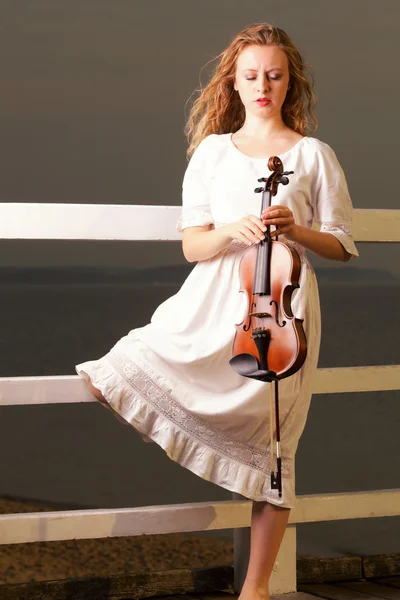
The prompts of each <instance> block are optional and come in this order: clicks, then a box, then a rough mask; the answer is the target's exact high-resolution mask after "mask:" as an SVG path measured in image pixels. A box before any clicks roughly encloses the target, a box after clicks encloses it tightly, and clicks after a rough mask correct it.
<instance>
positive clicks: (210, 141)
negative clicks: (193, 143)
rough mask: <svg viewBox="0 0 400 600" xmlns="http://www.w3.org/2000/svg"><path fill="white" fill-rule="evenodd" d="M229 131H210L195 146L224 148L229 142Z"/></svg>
mask: <svg viewBox="0 0 400 600" xmlns="http://www.w3.org/2000/svg"><path fill="white" fill-rule="evenodd" d="M231 135H232V134H231V133H210V134H209V135H206V137H205V138H203V139H202V140H201V142H200V144H199V145H198V146H197V148H198V149H199V148H207V149H210V148H217V149H219V148H221V149H222V148H224V147H225V146H227V145H228V144H229V141H230V137H231Z"/></svg>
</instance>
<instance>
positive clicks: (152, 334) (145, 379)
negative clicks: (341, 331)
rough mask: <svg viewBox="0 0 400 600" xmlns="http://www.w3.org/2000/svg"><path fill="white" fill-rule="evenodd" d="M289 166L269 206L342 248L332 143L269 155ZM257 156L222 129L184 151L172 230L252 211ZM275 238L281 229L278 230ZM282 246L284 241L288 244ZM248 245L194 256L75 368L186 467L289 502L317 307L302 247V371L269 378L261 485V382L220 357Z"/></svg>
mask: <svg viewBox="0 0 400 600" xmlns="http://www.w3.org/2000/svg"><path fill="white" fill-rule="evenodd" d="M280 158H281V159H282V162H283V166H284V169H285V170H288V171H289V170H290V171H294V174H293V175H291V176H290V183H289V185H287V186H283V185H280V186H278V193H277V195H276V196H274V198H273V201H272V203H273V204H282V205H287V206H289V208H290V209H291V210H292V212H293V213H294V217H295V222H296V223H297V224H299V225H303V226H304V227H311V225H312V222H313V221H316V222H317V223H319V224H320V226H321V230H322V231H329V232H330V233H332V234H333V235H334V236H335V237H337V238H338V239H339V240H340V242H341V243H342V245H343V246H344V247H345V249H346V250H347V251H348V252H349V253H351V254H352V255H353V256H357V255H358V252H357V249H356V248H355V246H354V243H353V240H352V236H351V216H352V215H351V213H352V205H351V200H350V197H349V193H348V190H347V184H346V180H345V177H344V174H343V171H342V169H341V167H340V165H339V163H338V161H337V158H336V156H335V154H334V152H333V150H332V149H331V148H330V147H329V146H328V145H327V144H325V143H323V142H321V141H319V140H317V139H316V138H311V137H304V138H303V139H301V140H300V141H299V142H298V143H297V144H296V145H295V146H294V147H293V148H292V149H290V150H289V151H288V152H285V153H284V154H282V155H281V156H280ZM269 174H270V172H269V171H268V167H267V159H264V158H250V157H248V156H246V155H245V154H243V153H242V152H240V151H239V150H238V149H237V148H236V146H235V145H234V144H233V142H232V139H231V134H223V135H216V134H213V135H210V136H208V137H207V138H205V139H204V140H203V141H202V142H201V144H200V145H199V146H198V148H197V150H196V151H195V153H194V154H193V156H192V158H191V160H190V162H189V165H188V167H187V170H186V173H185V177H184V181H183V211H182V216H181V217H180V219H179V221H178V224H177V228H178V230H179V231H182V230H183V229H184V228H186V227H192V226H200V225H207V224H214V226H215V227H216V228H217V227H220V226H222V225H224V224H226V223H229V222H234V221H237V220H239V219H241V218H242V217H243V216H245V215H246V214H254V215H257V216H259V215H260V208H261V196H262V194H255V193H254V188H255V187H257V186H259V185H260V184H259V183H257V179H258V178H259V177H265V176H268V175H269ZM280 239H282V236H281V238H280ZM288 243H289V244H290V243H291V242H288ZM247 247H248V246H245V245H244V244H243V243H241V242H232V243H231V244H230V245H229V246H228V247H227V248H225V249H224V250H222V251H221V252H219V254H217V255H216V256H214V257H213V258H211V259H209V260H204V261H200V262H198V263H197V265H196V266H195V267H194V269H193V270H192V271H191V273H190V275H189V276H188V277H187V279H186V281H185V282H184V283H183V285H182V287H181V288H180V290H179V291H178V293H177V294H175V295H174V296H172V297H171V298H169V299H168V300H166V301H165V302H163V303H162V304H161V305H160V306H159V307H158V308H157V310H156V311H155V313H154V314H153V316H152V319H151V322H150V323H149V324H148V325H146V326H144V327H141V328H138V329H133V330H132V331H130V332H129V333H128V334H127V335H126V336H124V337H123V338H122V339H120V340H119V341H118V342H117V343H116V344H115V346H114V347H113V348H112V349H111V350H110V351H109V352H108V353H107V354H106V355H105V356H104V357H102V358H100V359H98V360H89V361H88V362H84V363H82V364H79V365H77V366H76V371H77V373H78V374H79V375H80V376H82V377H84V378H85V379H86V380H87V379H88V378H90V380H91V381H92V383H93V385H94V386H95V387H96V388H98V389H99V390H100V391H101V392H102V394H103V396H104V397H105V398H106V400H107V402H108V403H109V404H110V405H111V407H112V408H113V409H114V410H115V411H116V412H117V413H119V415H121V416H122V417H123V418H124V419H125V420H126V421H127V422H129V423H130V424H131V425H132V426H133V427H134V428H135V429H136V430H137V431H138V432H139V434H140V435H141V436H142V438H143V439H144V440H145V441H148V442H156V443H157V444H159V445H160V446H161V447H162V448H163V449H164V450H165V452H166V453H167V455H168V456H169V457H170V458H171V459H172V460H174V461H176V462H177V463H179V464H180V465H182V466H183V467H185V468H187V469H189V470H190V471H192V472H193V473H195V474H196V475H198V476H200V477H202V478H204V479H206V480H208V481H212V482H213V483H215V484H217V485H219V486H222V487H223V488H226V489H227V490H231V491H235V492H239V493H240V494H242V495H243V496H245V497H247V498H251V499H253V500H258V501H260V500H268V501H269V502H271V503H273V504H277V505H281V506H285V507H292V506H293V504H294V500H295V488H294V456H295V452H296V449H297V445H298V441H299V438H300V435H301V433H302V431H303V428H304V425H305V421H306V417H307V413H308V410H309V405H310V399H311V390H312V382H313V378H314V374H315V371H316V368H317V361H318V353H319V344H320V307H319V297H318V288H317V282H316V278H315V274H314V271H313V268H312V266H311V265H310V263H309V262H308V260H307V257H306V254H305V251H304V249H303V248H301V247H299V246H298V245H295V247H296V249H297V250H298V251H299V253H300V257H301V260H302V270H301V276H300V289H299V290H296V291H295V293H294V294H293V296H292V310H293V312H294V314H295V316H297V317H299V318H302V319H304V323H303V327H304V329H305V333H306V337H307V347H308V354H307V358H306V361H305V363H304V365H303V366H302V368H301V369H300V370H299V371H298V372H297V373H296V374H294V375H292V376H290V377H288V378H286V379H283V380H281V381H280V383H279V396H280V417H281V419H280V421H281V451H282V485H283V494H282V498H279V496H278V492H277V490H271V489H270V442H269V388H268V386H269V384H266V383H263V382H260V381H256V380H253V379H249V378H245V377H242V376H240V375H238V374H237V373H236V372H235V371H233V369H232V367H231V366H230V364H229V360H230V359H231V357H232V342H233V338H234V335H235V331H236V329H235V324H236V323H239V322H240V321H241V320H242V318H243V316H244V314H245V311H246V308H247V306H246V304H247V303H246V299H245V294H243V293H239V288H240V279H239V262H240V258H241V256H242V255H243V253H244V251H245V250H246V248H247Z"/></svg>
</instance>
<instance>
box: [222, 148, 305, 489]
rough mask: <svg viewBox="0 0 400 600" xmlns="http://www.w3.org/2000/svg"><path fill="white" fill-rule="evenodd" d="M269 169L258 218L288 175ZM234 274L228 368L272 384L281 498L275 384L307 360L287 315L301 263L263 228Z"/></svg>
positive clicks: (300, 334)
mask: <svg viewBox="0 0 400 600" xmlns="http://www.w3.org/2000/svg"><path fill="white" fill-rule="evenodd" d="M268 169H269V170H270V171H272V173H271V175H270V176H269V177H268V178H265V177H262V178H261V179H258V181H259V182H263V183H264V186H262V187H258V188H256V189H255V190H254V191H255V192H256V193H262V203H261V215H262V214H263V212H264V211H265V209H266V208H267V207H269V206H271V198H272V197H273V196H275V195H276V194H277V190H278V185H279V184H280V183H281V184H282V185H287V184H288V183H289V179H288V177H287V176H288V175H291V174H292V173H293V171H283V164H282V161H281V160H280V158H279V157H278V156H273V157H271V158H270V159H269V161H268ZM277 237H278V236H276V238H277ZM239 271H240V290H239V291H240V292H241V293H245V294H246V296H247V300H248V305H247V306H248V307H247V311H246V312H247V314H246V316H245V317H244V319H243V321H242V322H241V323H239V324H237V325H236V326H235V327H236V334H235V337H234V341H233V352H232V354H233V356H232V358H231V360H230V361H229V363H230V365H231V367H232V368H233V369H234V370H235V371H236V372H237V373H238V374H239V375H242V376H243V377H250V378H252V379H257V380H259V381H264V382H268V383H270V384H271V385H270V390H271V393H270V402H271V418H270V422H271V489H277V490H278V492H279V496H280V497H281V496H282V471H281V449H280V430H279V395H278V382H279V380H280V379H283V378H285V377H289V376H290V375H293V374H294V373H296V372H297V371H298V370H299V369H300V368H301V366H302V365H303V363H304V361H305V359H306V356H307V341H306V335H305V332H304V329H303V319H299V318H297V317H295V316H294V315H293V313H292V310H291V297H292V294H293V291H294V290H295V289H297V288H299V287H300V286H299V277H300V271H301V260H300V256H299V254H298V252H297V251H296V250H295V249H294V248H292V247H290V246H289V245H287V244H285V243H284V242H281V241H280V240H278V239H273V238H272V235H271V231H270V226H269V225H268V226H267V230H266V232H265V239H264V240H261V241H260V242H259V243H258V244H256V245H254V246H252V247H250V248H248V249H247V250H246V251H245V253H244V254H243V256H242V258H241V261H240V265H239ZM272 383H273V384H274V396H275V406H274V404H273V398H272ZM273 411H275V429H276V465H277V470H276V472H275V470H274V469H273V467H272V461H273V459H274V456H273V454H274V453H273V430H272V427H273Z"/></svg>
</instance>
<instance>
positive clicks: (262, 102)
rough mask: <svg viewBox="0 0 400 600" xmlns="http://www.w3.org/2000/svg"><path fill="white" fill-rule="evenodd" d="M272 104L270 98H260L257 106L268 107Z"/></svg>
mask: <svg viewBox="0 0 400 600" xmlns="http://www.w3.org/2000/svg"><path fill="white" fill-rule="evenodd" d="M270 102H271V100H269V99H268V98H258V99H257V100H256V104H259V105H260V106H267V104H269V103H270Z"/></svg>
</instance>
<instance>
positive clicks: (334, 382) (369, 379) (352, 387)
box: [313, 211, 400, 394]
mask: <svg viewBox="0 0 400 600" xmlns="http://www.w3.org/2000/svg"><path fill="white" fill-rule="evenodd" d="M399 212H400V211H399ZM399 389H400V365H382V366H381V365H380V366H371V367H338V368H325V369H318V371H317V373H316V377H315V380H314V385H313V394H340V393H343V392H377V391H389V390H399Z"/></svg>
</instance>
